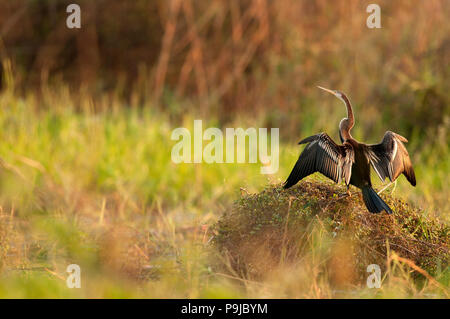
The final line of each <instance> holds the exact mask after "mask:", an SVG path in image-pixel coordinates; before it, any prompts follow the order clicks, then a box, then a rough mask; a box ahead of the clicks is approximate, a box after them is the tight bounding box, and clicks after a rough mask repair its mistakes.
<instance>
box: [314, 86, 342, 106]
mask: <svg viewBox="0 0 450 319" xmlns="http://www.w3.org/2000/svg"><path fill="white" fill-rule="evenodd" d="M317 87H318V88H319V89H322V90H324V91H326V92H328V93H331V94H333V95H334V96H335V97H337V98H338V99H339V100H341V101H343V102H344V103H346V101H345V100H344V98H345V94H344V93H342V92H341V91H338V90H329V89H326V88H324V87H321V86H317Z"/></svg>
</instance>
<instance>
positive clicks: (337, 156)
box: [283, 133, 355, 188]
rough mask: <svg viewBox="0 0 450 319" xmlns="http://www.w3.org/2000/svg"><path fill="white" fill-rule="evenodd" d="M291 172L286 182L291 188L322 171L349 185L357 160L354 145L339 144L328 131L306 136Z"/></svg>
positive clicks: (333, 178) (285, 185) (287, 186)
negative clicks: (303, 179) (303, 147)
mask: <svg viewBox="0 0 450 319" xmlns="http://www.w3.org/2000/svg"><path fill="white" fill-rule="evenodd" d="M306 143H308V145H307V146H306V148H305V149H304V150H303V152H302V153H301V154H300V156H299V158H298V160H297V163H295V166H294V168H293V169H292V172H291V174H290V175H289V177H288V178H287V180H286V182H285V183H284V186H283V187H284V188H289V187H291V186H293V185H295V184H297V182H298V181H299V180H301V179H302V178H304V177H306V176H308V175H310V174H312V173H315V172H320V173H322V174H323V175H325V176H326V177H328V178H330V179H332V180H333V181H335V182H336V183H338V182H339V181H340V180H341V179H344V180H345V183H346V184H347V185H348V184H349V183H350V177H351V174H352V165H353V162H354V161H355V160H354V158H355V156H354V151H353V147H352V146H351V145H350V144H347V143H345V144H344V145H337V144H336V143H335V142H334V141H333V140H332V139H331V138H330V137H329V136H328V134H326V133H320V134H317V135H313V136H310V137H307V138H305V139H304V140H302V141H300V142H299V143H298V144H306Z"/></svg>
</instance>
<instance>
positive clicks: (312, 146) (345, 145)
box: [284, 86, 416, 213]
mask: <svg viewBox="0 0 450 319" xmlns="http://www.w3.org/2000/svg"><path fill="white" fill-rule="evenodd" d="M319 88H321V89H323V90H325V91H327V92H329V93H331V94H333V95H334V96H336V97H337V98H339V99H340V100H342V101H343V102H344V104H345V105H346V107H347V118H344V119H342V120H341V122H340V124H339V137H340V139H341V142H342V145H338V144H336V143H335V142H334V141H333V140H332V139H331V138H330V137H329V136H328V134H326V133H320V134H316V135H313V136H310V137H307V138H305V139H303V140H302V141H300V142H299V144H307V146H306V148H305V149H304V150H303V152H302V153H301V154H300V156H299V158H298V160H297V162H296V163H295V166H294V168H293V169H292V172H291V174H290V175H289V177H288V178H287V180H286V182H285V183H284V188H289V187H291V186H293V185H295V184H297V182H298V181H300V180H301V179H303V178H304V177H306V176H308V175H310V174H312V173H315V172H320V173H322V174H323V175H325V176H327V177H328V178H330V179H332V180H333V181H335V182H336V183H339V182H340V181H341V180H342V181H344V182H345V184H346V185H347V187H350V185H354V186H356V187H358V188H360V189H361V190H362V194H363V199H364V203H365V204H366V206H367V209H368V210H369V211H370V212H371V213H379V212H381V211H383V210H385V211H386V212H387V213H392V210H391V209H390V208H389V206H388V205H387V204H386V203H385V202H384V201H383V200H382V199H381V197H380V196H378V194H377V193H376V192H375V191H374V190H373V188H372V182H371V180H370V166H372V167H373V168H374V170H375V172H376V173H377V175H378V177H379V178H380V179H381V180H382V181H384V180H385V179H386V177H388V178H389V180H390V181H391V182H393V181H395V180H396V179H397V178H398V176H400V175H401V174H404V175H405V176H406V178H407V180H408V181H409V182H410V183H411V185H413V186H415V185H416V177H415V174H414V169H413V167H412V164H411V160H410V158H409V154H408V151H407V150H406V148H405V146H404V144H403V143H404V142H405V143H406V142H408V140H407V139H406V138H404V137H403V136H401V135H399V134H396V133H394V132H391V131H387V132H386V133H385V134H384V137H383V140H382V141H381V143H379V144H373V145H367V144H364V143H359V142H358V141H356V140H355V139H354V138H353V137H352V136H351V134H350V130H351V129H352V127H353V125H354V123H355V121H354V116H353V110H352V106H351V104H350V101H349V99H348V98H347V97H346V96H345V94H343V93H342V92H339V91H332V90H328V89H325V88H322V87H320V86H319Z"/></svg>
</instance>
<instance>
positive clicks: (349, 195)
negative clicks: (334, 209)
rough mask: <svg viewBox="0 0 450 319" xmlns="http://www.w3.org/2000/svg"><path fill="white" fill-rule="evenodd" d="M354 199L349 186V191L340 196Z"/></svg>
mask: <svg viewBox="0 0 450 319" xmlns="http://www.w3.org/2000/svg"><path fill="white" fill-rule="evenodd" d="M347 196H348V197H352V193H350V185H347V191H346V192H345V193H344V194H341V195H340V196H339V198H344V197H347Z"/></svg>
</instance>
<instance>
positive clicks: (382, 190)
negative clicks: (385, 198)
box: [377, 181, 397, 195]
mask: <svg viewBox="0 0 450 319" xmlns="http://www.w3.org/2000/svg"><path fill="white" fill-rule="evenodd" d="M396 182H397V181H396ZM391 185H392V182H390V183H389V184H387V185H386V186H384V187H383V188H382V189H381V190H380V191H379V192H378V193H377V194H378V195H380V194H381V193H382V192H384V190H385V189H386V188H388V187H389V186H391Z"/></svg>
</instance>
